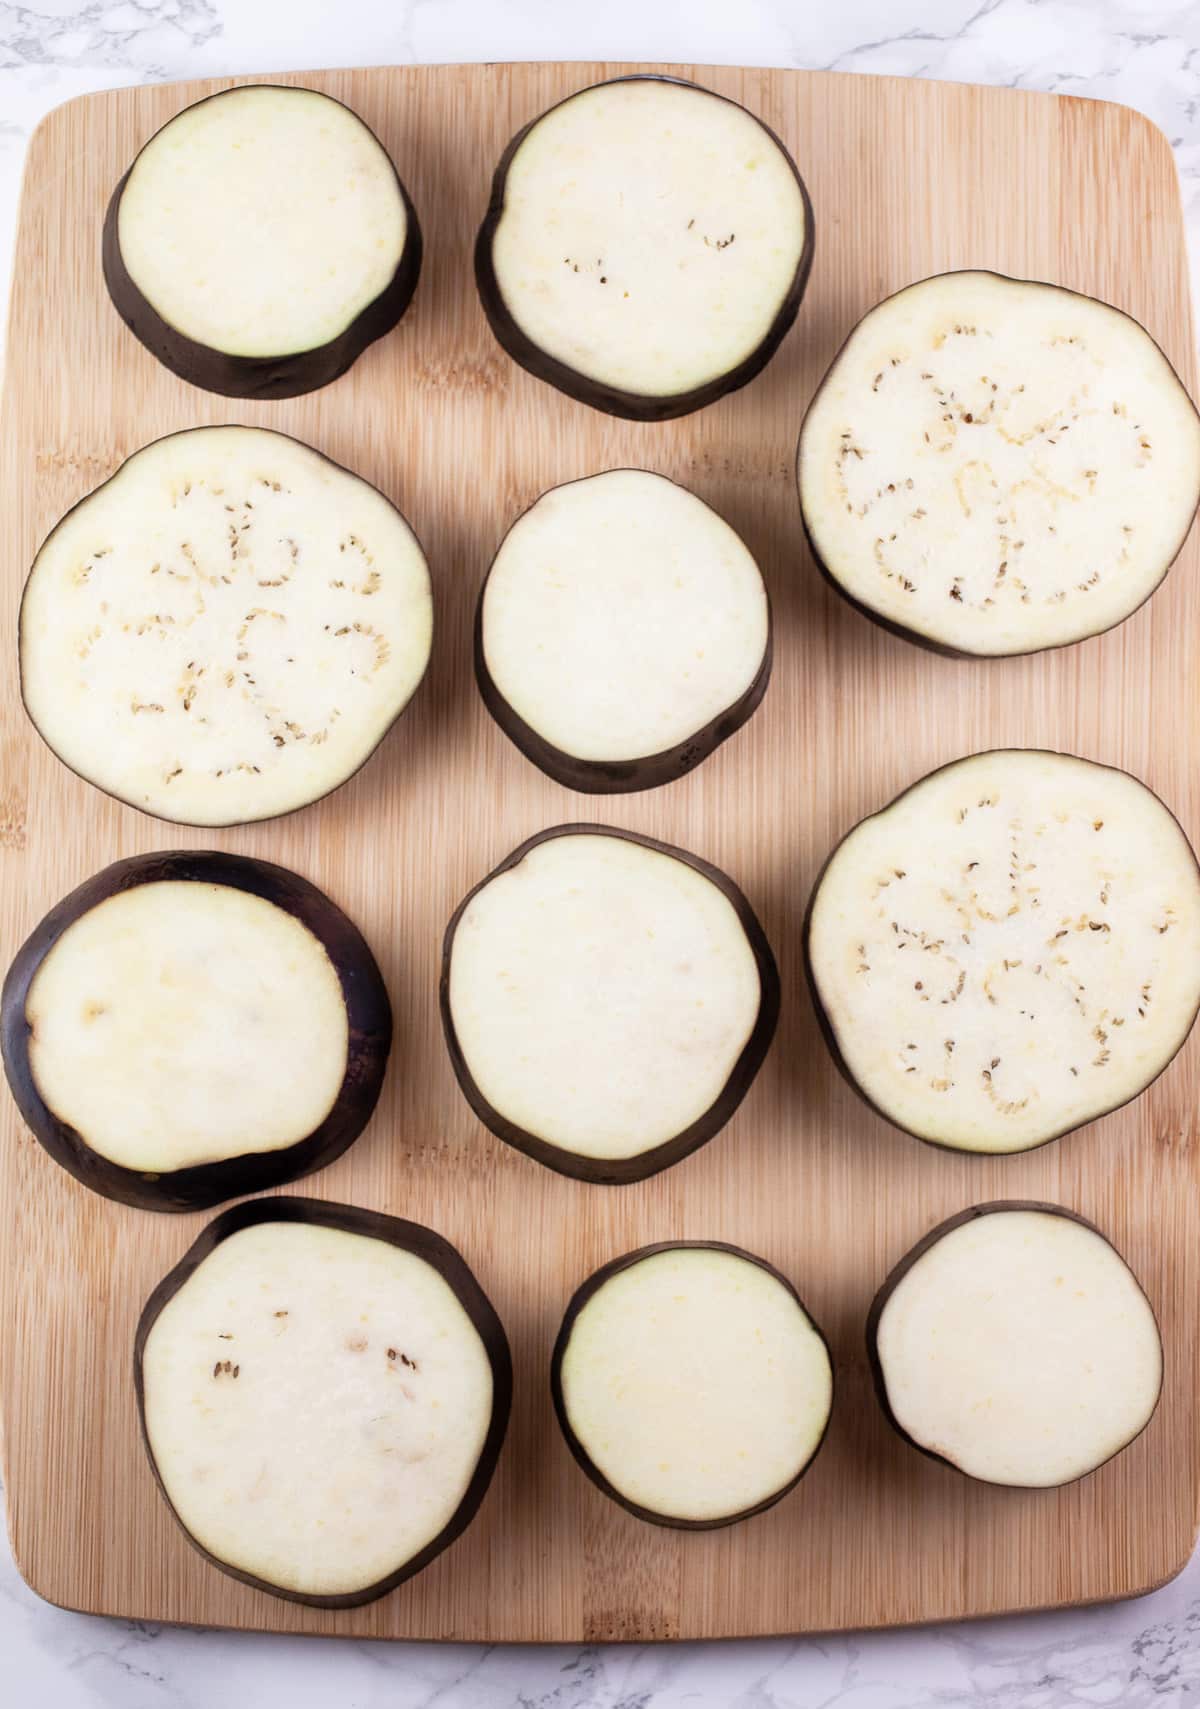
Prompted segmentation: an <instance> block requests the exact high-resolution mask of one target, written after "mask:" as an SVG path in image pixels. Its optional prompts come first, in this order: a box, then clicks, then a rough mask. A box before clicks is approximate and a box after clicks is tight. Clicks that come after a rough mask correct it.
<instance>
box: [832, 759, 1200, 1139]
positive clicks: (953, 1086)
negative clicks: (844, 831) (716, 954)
mask: <svg viewBox="0 0 1200 1709" xmlns="http://www.w3.org/2000/svg"><path fill="white" fill-rule="evenodd" d="M807 955H808V965H809V972H810V975H811V979H812V983H813V986H814V991H815V995H816V999H817V1003H818V1007H819V1009H820V1011H821V1012H822V1015H823V1018H824V1020H825V1022H826V1025H827V1029H828V1034H829V1037H830V1042H831V1043H832V1045H833V1047H834V1050H835V1053H836V1055H837V1057H838V1059H839V1061H840V1063H841V1065H842V1066H843V1067H844V1068H845V1070H846V1072H847V1074H848V1076H849V1078H850V1080H851V1083H852V1084H853V1085H854V1086H855V1087H856V1088H857V1089H858V1090H859V1091H861V1092H862V1094H863V1095H864V1096H865V1097H866V1099H867V1100H868V1101H869V1102H870V1103H871V1104H873V1105H874V1106H875V1107H876V1108H877V1109H878V1110H879V1111H880V1112H881V1113H882V1114H883V1115H885V1116H886V1117H887V1118H888V1119H889V1120H890V1121H893V1122H895V1123H896V1125H897V1126H898V1127H901V1128H904V1129H906V1130H907V1131H908V1132H910V1133H913V1134H915V1135H917V1136H918V1137H919V1138H921V1139H926V1140H930V1141H932V1142H933V1143H935V1144H938V1145H942V1146H947V1147H950V1148H952V1149H955V1150H964V1151H977V1152H1014V1151H1024V1150H1028V1149H1029V1148H1031V1147H1033V1146H1036V1145H1041V1144H1043V1143H1045V1142H1046V1141H1047V1140H1050V1139H1054V1138H1056V1137H1057V1136H1058V1135H1060V1134H1063V1133H1066V1132H1068V1131H1069V1130H1071V1129H1072V1128H1075V1127H1079V1126H1081V1125H1082V1124H1083V1123H1085V1122H1090V1121H1092V1120H1094V1119H1095V1118H1096V1117H1097V1116H1101V1115H1104V1114H1106V1113H1107V1112H1108V1111H1110V1110H1113V1109H1115V1108H1117V1107H1118V1106H1119V1105H1121V1104H1124V1103H1126V1102H1128V1100H1129V1099H1131V1098H1134V1097H1136V1096H1137V1095H1138V1093H1140V1092H1141V1091H1143V1090H1144V1089H1145V1088H1146V1086H1148V1085H1149V1084H1150V1082H1151V1081H1152V1080H1153V1079H1155V1078H1156V1076H1157V1075H1158V1074H1159V1073H1160V1072H1161V1071H1162V1070H1163V1069H1164V1068H1165V1067H1166V1065H1167V1063H1168V1062H1169V1061H1170V1060H1171V1058H1172V1057H1173V1056H1174V1054H1175V1052H1176V1051H1177V1050H1178V1049H1179V1047H1180V1046H1181V1045H1182V1043H1183V1041H1184V1039H1185V1038H1186V1037H1187V1034H1188V1032H1189V1030H1190V1028H1191V1026H1192V1022H1193V1020H1194V1019H1195V1015H1196V1011H1197V1007H1198V1006H1200V872H1198V870H1197V865H1196V857H1195V855H1194V854H1193V852H1192V849H1191V847H1190V845H1189V844H1188V841H1187V838H1186V837H1185V836H1184V834H1183V832H1182V830H1181V829H1180V827H1179V825H1178V823H1177V821H1176V820H1175V819H1174V817H1173V816H1172V815H1171V813H1170V812H1169V811H1168V810H1167V808H1166V807H1165V806H1164V805H1163V804H1162V802H1161V801H1160V800H1159V799H1158V797H1157V796H1155V795H1153V794H1152V793H1151V792H1150V790H1148V789H1147V788H1146V787H1145V785H1143V784H1141V783H1139V782H1138V781H1137V779H1136V778H1133V777H1130V776H1129V775H1128V774H1127V773H1125V772H1121V771H1117V770H1114V769H1113V768H1111V767H1108V766H1101V765H1096V764H1093V763H1092V762H1091V761H1088V760H1082V759H1076V758H1074V757H1072V756H1069V755H1064V754H1054V753H1046V752H1041V751H1036V750H1019V749H1010V750H997V751H994V752H990V753H983V754H976V755H973V756H971V757H970V758H967V759H963V760H959V761H956V762H954V763H953V764H951V765H948V766H945V767H943V768H942V769H941V770H940V771H936V772H933V773H932V774H931V775H930V776H929V777H926V778H924V779H922V781H921V782H919V783H917V784H915V785H913V787H912V788H911V789H909V790H907V791H906V792H905V793H904V794H903V795H901V796H900V797H899V799H898V800H897V801H895V802H893V803H892V804H891V806H889V807H886V808H884V809H883V810H882V811H881V812H879V813H876V814H874V815H873V816H872V817H871V818H868V819H865V820H864V821H863V822H862V823H861V824H860V825H858V826H856V827H855V829H854V830H853V831H851V832H850V833H849V835H848V836H847V837H846V838H845V839H844V841H843V842H842V843H841V844H840V845H839V846H838V848H837V849H836V850H835V852H834V854H833V855H832V856H831V857H830V860H829V862H828V864H827V866H826V868H825V871H824V873H823V875H822V877H821V878H820V880H819V881H818V884H817V888H816V890H815V892H814V895H813V899H812V904H811V908H810V915H809V924H808V932H807Z"/></svg>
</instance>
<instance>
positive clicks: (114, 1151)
mask: <svg viewBox="0 0 1200 1709" xmlns="http://www.w3.org/2000/svg"><path fill="white" fill-rule="evenodd" d="M0 1021H2V1024H0V1042H2V1044H3V1052H4V1068H5V1072H6V1074H7V1075H8V1083H9V1086H10V1087H11V1089H12V1093H13V1096H14V1098H15V1099H16V1101H17V1105H18V1107H19V1109H20V1111H21V1114H22V1115H23V1116H24V1118H25V1120H26V1121H27V1122H28V1124H29V1126H30V1127H31V1128H32V1130H33V1133H34V1136H35V1138H36V1139H38V1140H39V1141H40V1142H41V1144H42V1145H43V1146H44V1147H45V1148H46V1150H47V1151H48V1152H49V1153H50V1155H51V1157H53V1158H54V1160H55V1162H57V1163H61V1164H62V1166H63V1168H64V1169H67V1170H68V1171H69V1172H70V1173H71V1174H72V1175H74V1176H75V1178H76V1180H79V1181H82V1182H83V1184H84V1186H86V1187H91V1188H92V1189H93V1190H94V1191H95V1192H98V1193H103V1194H104V1195H105V1196H106V1197H107V1198H110V1199H118V1200H120V1201H121V1202H122V1203H124V1204H130V1205H136V1206H138V1207H140V1208H141V1209H144V1210H163V1211H186V1210H196V1209H203V1208H205V1207H207V1206H209V1205H214V1204H217V1203H219V1202H220V1201H221V1200H222V1199H230V1198H234V1197H235V1196H236V1195H238V1194H239V1193H250V1192H257V1191H259V1190H260V1189H261V1188H264V1187H271V1186H275V1185H277V1184H278V1183H279V1182H282V1181H292V1180H295V1178H296V1177H297V1176H298V1175H307V1174H309V1173H311V1171H312V1170H314V1169H321V1168H324V1166H325V1165H326V1164H327V1163H331V1162H332V1161H333V1160H334V1158H335V1157H339V1156H340V1155H341V1154H342V1152H343V1151H345V1150H346V1148H347V1146H349V1145H351V1144H352V1143H353V1141H354V1140H355V1139H357V1137H358V1135H359V1134H360V1133H361V1132H362V1130H363V1128H364V1127H365V1126H366V1124H367V1122H368V1121H369V1120H370V1118H371V1113H372V1111H373V1110H374V1108H375V1104H376V1102H377V1100H378V1097H379V1091H380V1087H381V1086H382V1084H383V1075H384V1070H385V1068H386V1066H387V1057H388V1050H389V1048H390V1045H391V1038H392V1015H391V1008H390V1006H389V1003H388V996H387V990H386V988H385V986H384V983H383V979H382V977H381V975H380V972H379V968H378V967H377V965H376V963H375V958H374V957H373V956H372V954H371V951H370V949H369V948H368V947H367V945H366V943H365V942H364V940H363V938H362V936H361V935H360V933H359V932H358V930H357V929H356V927H355V926H354V925H353V924H352V923H351V921H350V920H348V919H347V918H346V916H345V915H344V914H343V913H342V911H341V909H340V908H337V907H335V905H334V904H333V903H332V902H331V901H330V900H329V898H328V897H327V896H325V895H323V894H322V892H321V891H320V890H318V889H317V888H316V887H315V885H312V884H309V883H308V882H307V880H305V879H303V878H299V877H297V875H296V874H295V873H293V872H287V871H285V869H284V868H283V867H279V866H269V865H268V864H267V863H266V862H265V861H259V860H247V859H244V858H243V857H241V856H239V855H227V854H211V853H207V854H206V853H167V854H149V855H137V856H135V857H134V858H133V859H132V860H125V861H119V862H118V863H117V864H116V865H115V866H110V867H107V868H106V869H105V870H104V871H103V872H100V873H98V874H97V875H96V876H95V877H94V878H90V879H89V880H88V881H87V883H86V884H83V885H81V886H80V887H79V889H78V890H74V891H72V893H71V894H70V895H69V896H68V897H66V898H65V899H64V900H63V901H62V902H60V903H59V904H58V906H57V907H56V908H54V909H52V910H51V912H50V913H49V914H47V916H46V918H45V919H44V920H43V921H42V923H41V925H40V926H38V927H37V929H36V931H34V933H33V934H32V936H31V937H30V938H29V939H28V940H27V942H26V943H25V944H24V945H23V946H22V948H21V949H20V950H19V951H18V952H17V957H16V960H15V961H14V962H13V964H12V966H11V968H10V969H9V972H8V977H7V978H6V980H5V982H4V992H3V999H2V1001H0Z"/></svg>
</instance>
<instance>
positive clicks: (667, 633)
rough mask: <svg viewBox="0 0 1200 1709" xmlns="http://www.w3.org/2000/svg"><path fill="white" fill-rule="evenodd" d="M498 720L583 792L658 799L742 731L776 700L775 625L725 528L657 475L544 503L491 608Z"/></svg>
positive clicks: (485, 633)
mask: <svg viewBox="0 0 1200 1709" xmlns="http://www.w3.org/2000/svg"><path fill="white" fill-rule="evenodd" d="M475 674H476V677H477V679H478V682H479V687H480V692H481V693H482V695H483V698H484V701H485V702H486V704H487V707H488V710H489V711H490V712H491V714H492V716H493V717H494V718H495V720H496V722H497V723H498V724H499V725H500V727H501V729H502V730H503V731H504V732H505V734H506V735H508V736H510V737H511V738H512V740H513V741H514V742H515V743H516V745H517V746H518V747H519V748H520V749H521V751H522V753H524V754H525V755H526V756H527V757H528V758H529V759H531V760H532V761H533V763H534V764H535V765H538V766H540V767H541V768H542V770H543V771H544V772H546V773H547V774H548V775H549V776H550V777H552V778H554V780H555V781H556V782H557V783H562V784H565V785H566V786H567V788H569V789H579V790H587V791H590V792H592V793H594V794H612V793H614V792H617V791H623V790H635V789H653V788H655V787H656V786H657V785H658V784H661V783H669V782H671V781H672V779H674V778H677V777H682V776H683V775H684V773H686V772H689V771H691V769H692V767H693V766H696V765H698V764H699V763H700V761H701V760H703V759H705V758H706V757H707V756H708V755H709V754H710V753H712V751H713V749H714V748H716V747H718V746H719V745H720V744H721V743H722V742H723V741H725V740H726V738H727V737H729V736H732V735H733V733H734V732H735V731H736V730H738V729H740V728H741V726H742V725H743V724H744V723H745V722H746V720H747V719H748V718H749V717H750V714H751V713H752V712H753V711H754V710H755V708H756V707H757V706H758V703H759V702H760V700H761V699H762V697H763V695H764V694H765V693H766V688H767V679H768V678H769V676H770V674H771V613H770V607H769V604H768V601H767V591H766V588H765V587H764V586H763V580H762V574H761V572H760V571H759V568H758V565H757V564H756V563H755V561H754V559H753V558H752V557H751V555H750V553H749V551H748V550H747V549H746V547H745V545H744V544H743V543H742V541H741V539H740V538H739V537H738V535H737V534H735V533H734V531H733V529H732V528H730V526H729V524H728V523H727V522H724V521H723V520H722V519H721V517H719V516H718V515H717V513H716V512H715V511H713V510H710V509H709V507H708V506H707V505H706V504H705V503H704V502H703V500H701V499H698V498H696V496H695V495H694V494H693V493H690V492H688V491H687V490H686V489H685V488H684V487H680V486H676V485H675V483H674V482H673V481H668V480H666V479H665V478H664V477H663V476H662V475H653V474H650V473H648V472H647V471H646V470H645V469H612V470H609V471H608V472H607V473H606V474H602V475H592V476H591V477H590V478H588V479H585V480H579V481H570V482H568V483H567V485H565V486H561V487H555V488H554V489H553V490H552V491H551V492H548V493H545V494H543V496H542V497H541V498H540V499H538V501H537V503H536V504H534V505H533V506H532V507H531V508H530V509H529V510H527V511H526V512H525V514H524V515H523V516H522V517H520V518H519V520H518V521H517V522H515V523H514V524H513V526H512V528H511V529H510V530H509V532H508V534H507V535H506V536H505V538H504V541H503V543H502V544H501V547H500V550H499V552H498V553H497V554H496V557H495V559H494V561H493V563H492V567H491V569H490V571H489V572H488V576H487V580H486V581H485V582H484V584H483V591H482V593H481V595H480V599H479V611H478V616H477V619H476V625H475Z"/></svg>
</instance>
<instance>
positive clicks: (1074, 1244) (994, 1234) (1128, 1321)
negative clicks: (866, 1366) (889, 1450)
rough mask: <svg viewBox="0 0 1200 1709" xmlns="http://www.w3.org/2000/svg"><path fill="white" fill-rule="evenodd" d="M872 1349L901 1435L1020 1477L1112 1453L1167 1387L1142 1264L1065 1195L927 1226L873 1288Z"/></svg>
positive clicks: (981, 1471) (1027, 1480) (1034, 1480)
mask: <svg viewBox="0 0 1200 1709" xmlns="http://www.w3.org/2000/svg"><path fill="white" fill-rule="evenodd" d="M867 1350H868V1353H869V1355H870V1360H871V1367H872V1370H873V1372H874V1376H875V1385H876V1389H877V1391H878V1394H879V1399H880V1402H881V1404H882V1406H883V1409H884V1411H885V1413H886V1414H887V1416H888V1420H889V1422H890V1423H891V1424H892V1425H893V1426H894V1428H895V1429H896V1430H898V1431H899V1433H900V1435H901V1436H903V1437H904V1438H905V1440H906V1441H908V1442H909V1443H911V1445H912V1446H913V1447H914V1448H919V1449H920V1450H921V1452H922V1453H923V1454H929V1455H931V1456H932V1457H933V1458H934V1459H938V1460H944V1461H945V1462H946V1463H947V1464H948V1465H951V1466H953V1467H955V1468H956V1470H958V1471H960V1472H965V1473H966V1475H967V1476H968V1477H971V1478H978V1479H980V1480H981V1481H982V1482H984V1483H993V1484H1010V1485H1015V1486H1016V1487H1018V1488H1022V1489H1047V1488H1053V1487H1054V1486H1056V1485H1058V1484H1066V1483H1072V1482H1074V1480H1075V1479H1076V1478H1081V1477H1085V1476H1086V1475H1087V1473H1088V1472H1093V1471H1095V1470H1096V1468H1097V1467H1098V1466H1102V1465H1103V1464H1104V1463H1105V1461H1106V1460H1111V1459H1112V1457H1113V1455H1114V1454H1119V1453H1120V1452H1121V1450H1122V1449H1123V1448H1126V1447H1128V1446H1129V1444H1130V1442H1132V1441H1133V1440H1134V1438H1135V1437H1136V1436H1138V1435H1140V1434H1141V1432H1142V1431H1143V1430H1144V1429H1145V1427H1146V1425H1147V1424H1148V1423H1149V1421H1150V1418H1151V1415H1152V1414H1153V1412H1154V1409H1155V1407H1156V1406H1157V1405H1158V1396H1159V1391H1160V1389H1161V1387H1162V1369H1163V1357H1162V1341H1161V1339H1160V1337H1159V1332H1158V1324H1157V1322H1156V1321H1155V1317H1154V1312H1153V1310H1152V1308H1151V1306H1150V1302H1149V1300H1148V1299H1147V1298H1146V1296H1145V1294H1144V1293H1143V1291H1142V1289H1141V1287H1140V1285H1139V1283H1138V1280H1137V1278H1136V1276H1134V1274H1133V1272H1132V1271H1131V1270H1130V1269H1129V1267H1128V1265H1127V1264H1126V1263H1125V1260H1124V1259H1123V1258H1122V1257H1121V1255H1120V1253H1119V1252H1117V1251H1116V1249H1115V1248H1114V1247H1113V1246H1111V1245H1110V1244H1109V1242H1108V1241H1107V1240H1106V1239H1105V1237H1104V1235H1102V1234H1101V1233H1100V1231H1099V1229H1097V1228H1094V1227H1093V1226H1092V1224H1091V1223H1090V1222H1087V1221H1085V1220H1084V1218H1083V1217H1081V1216H1077V1215H1076V1214H1075V1213H1074V1212H1073V1211H1068V1210H1064V1209H1063V1208H1062V1206H1060V1205H1044V1204H1029V1203H1025V1202H1023V1201H1017V1200H1013V1201H1009V1202H1004V1201H1001V1202H999V1203H996V1204H988V1205H976V1206H974V1207H973V1208H972V1209H971V1210H966V1211H962V1212H961V1213H960V1214H959V1215H958V1216H953V1217H951V1218H950V1219H949V1220H948V1221H947V1222H944V1223H942V1224H941V1225H940V1226H939V1227H937V1228H935V1229H934V1230H933V1231H932V1233H930V1234H927V1235H926V1236H925V1238H924V1239H923V1240H922V1241H920V1242H918V1244H917V1245H916V1246H915V1247H914V1248H913V1249H912V1251H911V1252H910V1253H909V1254H908V1255H907V1257H905V1258H903V1259H901V1261H900V1263H899V1264H897V1266H896V1268H895V1269H894V1270H893V1271H892V1273H891V1275H890V1276H889V1277H888V1279H887V1281H886V1282H885V1283H884V1284H883V1287H882V1288H881V1289H880V1291H879V1293H878V1294H877V1295H876V1298H875V1302H874V1304H873V1305H872V1307H871V1313H870V1317H869V1319H868V1322H867Z"/></svg>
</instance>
